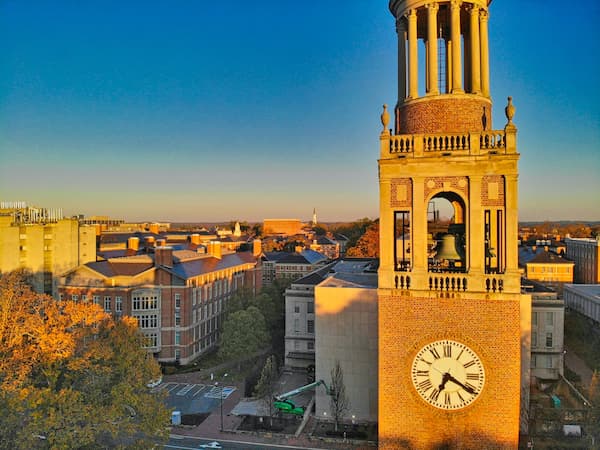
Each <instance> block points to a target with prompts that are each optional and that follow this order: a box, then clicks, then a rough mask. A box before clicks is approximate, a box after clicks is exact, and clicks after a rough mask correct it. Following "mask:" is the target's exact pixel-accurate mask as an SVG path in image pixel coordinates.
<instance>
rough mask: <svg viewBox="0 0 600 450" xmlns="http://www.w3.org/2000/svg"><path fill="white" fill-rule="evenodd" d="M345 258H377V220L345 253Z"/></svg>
mask: <svg viewBox="0 0 600 450" xmlns="http://www.w3.org/2000/svg"><path fill="white" fill-rule="evenodd" d="M346 256H349V257H354V258H378V257H379V220H376V221H375V222H373V223H372V224H371V225H369V227H368V228H367V229H366V231H365V232H364V234H363V235H362V236H361V237H360V239H359V240H358V241H357V242H356V245H355V246H354V247H350V248H349V249H348V250H347V251H346Z"/></svg>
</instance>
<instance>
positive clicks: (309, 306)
mask: <svg viewBox="0 0 600 450" xmlns="http://www.w3.org/2000/svg"><path fill="white" fill-rule="evenodd" d="M300 305H301V303H300V302H296V303H295V304H294V312H295V313H299V312H300ZM306 313H307V314H314V313H315V304H314V302H306Z"/></svg>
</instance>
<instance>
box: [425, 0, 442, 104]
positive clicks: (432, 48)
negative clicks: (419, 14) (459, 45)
mask: <svg viewBox="0 0 600 450" xmlns="http://www.w3.org/2000/svg"><path fill="white" fill-rule="evenodd" d="M425 7H426V8H427V81H428V83H427V87H428V89H427V93H428V94H432V95H438V94H439V93H440V90H439V87H438V62H437V59H438V45H437V12H438V8H439V6H438V4H437V3H430V4H429V5H425Z"/></svg>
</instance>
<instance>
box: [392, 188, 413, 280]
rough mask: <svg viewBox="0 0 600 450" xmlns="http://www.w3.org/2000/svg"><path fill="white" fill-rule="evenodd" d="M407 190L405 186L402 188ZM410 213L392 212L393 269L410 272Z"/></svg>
mask: <svg viewBox="0 0 600 450" xmlns="http://www.w3.org/2000/svg"><path fill="white" fill-rule="evenodd" d="M404 188H405V189H407V187H406V186H404ZM410 241H411V239H410V212H409V211H396V212H394V261H395V269H396V270H399V271H407V270H410V266H411V259H410V243H411V242H410Z"/></svg>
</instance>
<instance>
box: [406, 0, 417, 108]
mask: <svg viewBox="0 0 600 450" xmlns="http://www.w3.org/2000/svg"><path fill="white" fill-rule="evenodd" d="M407 17H408V98H417V97H418V96H419V84H418V76H419V68H418V54H417V51H418V50H417V10H416V9H411V10H410V11H408V15H407Z"/></svg>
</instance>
